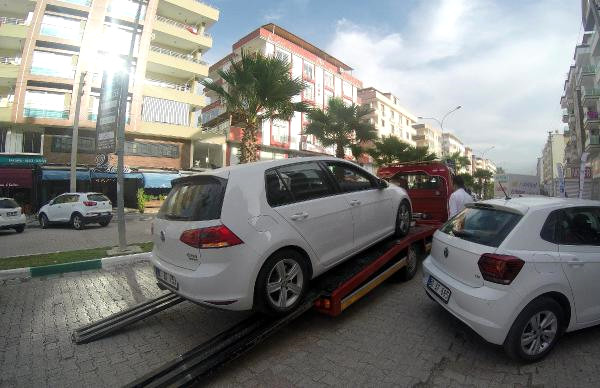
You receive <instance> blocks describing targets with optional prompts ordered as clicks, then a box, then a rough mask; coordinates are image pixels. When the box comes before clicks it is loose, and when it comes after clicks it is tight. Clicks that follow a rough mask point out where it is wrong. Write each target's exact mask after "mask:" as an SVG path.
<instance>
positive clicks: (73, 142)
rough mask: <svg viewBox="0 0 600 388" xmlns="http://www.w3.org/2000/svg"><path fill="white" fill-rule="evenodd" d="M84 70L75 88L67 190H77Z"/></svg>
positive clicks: (72, 191) (73, 191)
mask: <svg viewBox="0 0 600 388" xmlns="http://www.w3.org/2000/svg"><path fill="white" fill-rule="evenodd" d="M86 74H87V73H86V72H85V71H83V72H81V74H80V75H79V86H78V89H77V101H76V102H75V118H74V119H73V135H72V136H71V180H70V185H69V191H70V192H71V193H75V192H77V144H78V141H79V112H80V111H81V96H83V86H84V85H85V76H86Z"/></svg>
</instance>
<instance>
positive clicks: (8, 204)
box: [0, 198, 19, 209]
mask: <svg viewBox="0 0 600 388" xmlns="http://www.w3.org/2000/svg"><path fill="white" fill-rule="evenodd" d="M17 207H19V204H18V203H16V202H15V200H14V199H10V198H6V199H0V209H14V208H17Z"/></svg>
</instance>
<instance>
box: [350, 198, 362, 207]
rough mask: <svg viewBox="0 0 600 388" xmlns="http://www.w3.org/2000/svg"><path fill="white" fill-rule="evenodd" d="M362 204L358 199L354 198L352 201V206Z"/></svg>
mask: <svg viewBox="0 0 600 388" xmlns="http://www.w3.org/2000/svg"><path fill="white" fill-rule="evenodd" d="M358 205H360V201H359V200H358V199H353V200H352V201H350V206H358Z"/></svg>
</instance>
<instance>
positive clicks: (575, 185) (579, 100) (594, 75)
mask: <svg viewBox="0 0 600 388" xmlns="http://www.w3.org/2000/svg"><path fill="white" fill-rule="evenodd" d="M581 5H582V12H581V14H582V26H583V31H584V34H583V36H582V40H581V42H580V43H579V44H578V45H577V46H575V50H574V53H573V58H572V60H573V62H572V65H571V66H570V67H569V71H568V73H567V79H566V80H565V82H564V94H563V95H562V97H561V99H560V104H561V107H562V108H563V117H562V118H563V122H564V123H565V124H567V125H568V129H565V131H564V133H565V134H567V135H568V139H567V144H566V147H565V155H564V159H565V168H564V170H565V175H566V190H567V195H569V196H576V195H579V176H580V168H581V163H582V160H583V161H584V162H583V163H584V171H585V174H586V175H585V176H584V187H583V191H582V196H583V198H587V199H589V198H591V199H596V200H599V199H600V117H599V112H600V105H599V100H600V71H599V69H598V65H600V45H599V42H598V40H599V30H600V26H599V25H598V22H597V21H598V20H600V19H599V18H600V14H599V12H598V2H597V1H595V0H582V1H581Z"/></svg>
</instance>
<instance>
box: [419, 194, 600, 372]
mask: <svg viewBox="0 0 600 388" xmlns="http://www.w3.org/2000/svg"><path fill="white" fill-rule="evenodd" d="M423 275H424V276H423V285H424V287H425V290H426V292H427V294H428V295H429V296H431V297H432V298H433V299H434V300H436V301H437V302H438V303H439V304H440V305H442V306H443V307H444V308H445V309H446V310H448V311H450V312H451V313H452V314H453V315H455V316H456V317H457V318H458V319H460V320H461V321H463V322H464V323H466V324H467V325H468V326H470V327H471V328H472V329H474V330H475V331H476V332H477V333H478V334H479V335H481V336H482V337H483V338H484V339H485V340H487V341H489V342H491V343H494V344H498V345H504V348H505V350H506V352H507V353H508V354H509V356H511V357H513V358H515V359H520V360H524V361H536V360H539V359H541V358H543V357H544V356H546V355H547V354H548V353H549V352H550V350H551V349H552V347H553V346H554V345H555V343H556V341H557V340H558V338H559V337H560V335H561V334H562V333H563V332H565V331H573V330H577V329H582V328H585V327H589V326H593V325H597V324H599V323H600V298H599V297H598V295H600V281H598V279H600V202H598V201H585V200H577V199H560V198H544V197H529V198H515V199H507V200H499V199H496V200H490V201H484V202H480V203H476V204H471V205H469V206H468V207H467V209H465V210H464V211H463V212H461V213H459V214H458V215H456V216H455V217H454V218H452V219H450V220H449V221H448V222H447V223H446V224H445V225H444V226H443V227H442V228H441V229H440V230H438V231H437V232H436V233H435V235H434V239H433V244H432V250H431V254H430V256H429V257H428V258H427V259H426V260H425V261H424V263H423Z"/></svg>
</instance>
